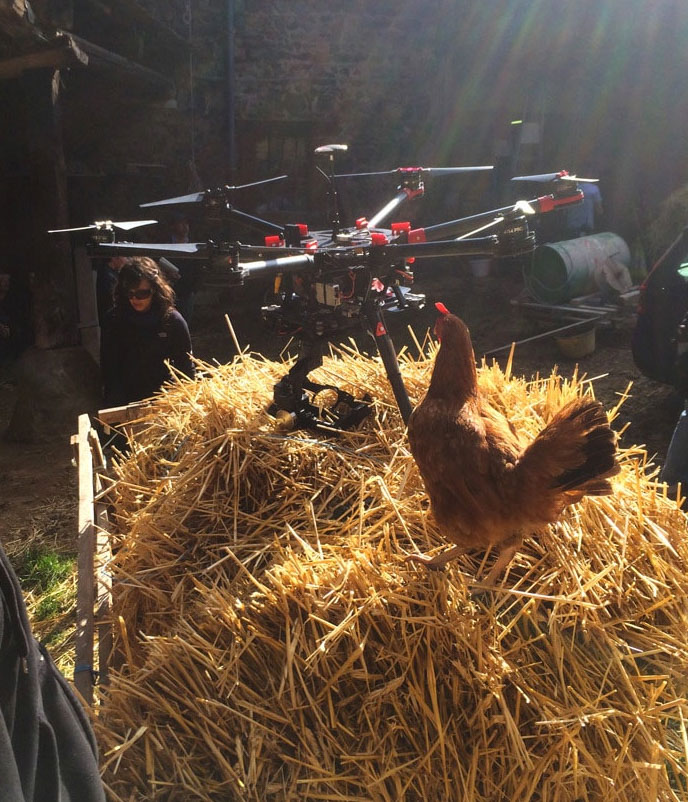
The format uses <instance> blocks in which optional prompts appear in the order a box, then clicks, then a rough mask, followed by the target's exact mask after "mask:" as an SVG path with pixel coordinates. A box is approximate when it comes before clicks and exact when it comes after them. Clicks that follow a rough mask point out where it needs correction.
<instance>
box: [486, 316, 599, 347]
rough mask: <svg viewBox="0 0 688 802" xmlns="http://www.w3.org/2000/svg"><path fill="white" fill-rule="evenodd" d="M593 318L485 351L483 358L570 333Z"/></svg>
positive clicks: (587, 323)
mask: <svg viewBox="0 0 688 802" xmlns="http://www.w3.org/2000/svg"><path fill="white" fill-rule="evenodd" d="M603 317H604V315H600V316H599V319H600V320H601V319H602V318H603ZM594 320H595V318H588V319H587V320H579V321H578V322H577V323H570V324H569V325H568V326H560V327H559V328H558V329H552V330H551V331H545V332H543V333H542V334H536V335H534V336H533V337H527V338H526V339H525V340H516V341H515V342H513V343H509V344H508V345H502V346H500V347H499V348H492V349H491V350H490V351H485V353H484V354H483V356H484V357H485V356H492V355H493V354H498V353H499V352H500V351H506V350H507V349H508V348H512V347H513V346H516V345H523V344H524V343H532V342H534V341H535V340H543V339H545V338H546V337H552V336H553V335H555V334H559V333H560V332H562V331H570V330H571V329H577V328H580V327H581V326H585V325H589V324H590V322H591V321H594Z"/></svg>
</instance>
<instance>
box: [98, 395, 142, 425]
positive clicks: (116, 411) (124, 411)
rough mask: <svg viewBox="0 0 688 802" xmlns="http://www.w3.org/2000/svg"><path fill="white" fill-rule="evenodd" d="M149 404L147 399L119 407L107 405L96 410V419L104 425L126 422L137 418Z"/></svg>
mask: <svg viewBox="0 0 688 802" xmlns="http://www.w3.org/2000/svg"><path fill="white" fill-rule="evenodd" d="M149 406H150V403H149V402H148V401H134V402H133V403H131V404H125V405H124V406H121V407H108V408H107V409H99V410H98V416H97V417H98V420H99V421H100V422H101V423H102V424H103V425H104V426H105V427H108V426H116V425H117V424H119V423H128V422H129V421H133V420H137V419H138V418H140V417H141V415H143V414H144V413H145V411H146V410H147V409H148V407H149Z"/></svg>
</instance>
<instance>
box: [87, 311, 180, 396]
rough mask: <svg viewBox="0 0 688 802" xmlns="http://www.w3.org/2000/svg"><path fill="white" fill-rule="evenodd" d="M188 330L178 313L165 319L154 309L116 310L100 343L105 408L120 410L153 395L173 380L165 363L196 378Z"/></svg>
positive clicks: (173, 313)
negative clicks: (123, 405)
mask: <svg viewBox="0 0 688 802" xmlns="http://www.w3.org/2000/svg"><path fill="white" fill-rule="evenodd" d="M190 352H191V337H190V335H189V327H188V326H187V324H186V321H185V320H184V318H183V317H182V316H181V315H180V314H179V312H177V310H176V309H172V310H170V312H169V314H168V315H167V317H163V316H162V315H161V314H160V313H159V312H158V311H157V310H155V309H153V308H151V309H150V310H149V311H148V312H136V311H135V310H133V309H132V308H131V307H127V308H125V309H123V310H119V311H118V310H115V311H114V312H113V313H112V314H110V315H109V317H108V318H107V320H106V323H105V326H104V327H103V331H102V341H101V361H100V366H101V371H102V375H103V388H104V395H105V404H106V406H111V407H114V406H120V405H122V404H128V403H130V402H132V401H140V400H141V399H142V398H149V397H150V396H152V395H154V394H155V393H156V392H157V391H158V390H159V389H160V387H161V386H162V384H163V383H164V382H165V381H167V380H168V379H169V378H170V372H169V370H168V368H167V366H166V365H165V360H169V362H170V364H172V365H174V367H175V368H177V369H178V370H180V371H182V373H184V374H186V375H187V376H189V377H193V375H194V368H193V363H192V362H191V358H190V356H189V354H190Z"/></svg>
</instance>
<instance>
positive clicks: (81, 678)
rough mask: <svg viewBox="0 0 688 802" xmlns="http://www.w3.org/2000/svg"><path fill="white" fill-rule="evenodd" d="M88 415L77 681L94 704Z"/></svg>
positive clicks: (82, 454) (82, 436) (83, 437)
mask: <svg viewBox="0 0 688 802" xmlns="http://www.w3.org/2000/svg"><path fill="white" fill-rule="evenodd" d="M90 430H91V421H90V419H89V417H88V415H79V434H78V438H79V441H78V448H79V459H78V470H79V541H78V558H77V576H78V579H77V595H76V616H77V620H76V666H75V668H74V684H75V685H76V688H77V690H78V691H79V693H80V694H81V696H82V697H83V699H84V701H85V702H86V704H88V705H91V704H93V605H94V549H95V526H94V521H93V517H94V510H93V461H92V458H91V446H90V443H89V432H90Z"/></svg>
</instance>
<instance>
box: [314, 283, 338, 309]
mask: <svg viewBox="0 0 688 802" xmlns="http://www.w3.org/2000/svg"><path fill="white" fill-rule="evenodd" d="M314 287H315V298H316V300H317V302H318V303H319V304H322V305H323V306H339V305H340V304H341V302H342V297H341V294H340V292H339V284H327V283H325V282H324V281H318V282H316V283H315V285H314Z"/></svg>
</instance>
